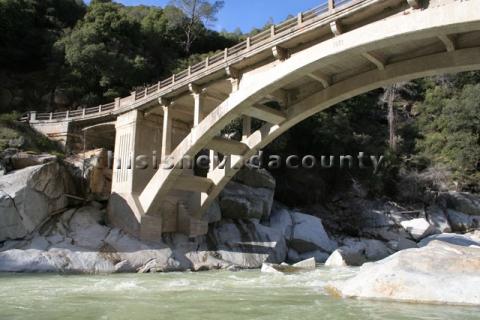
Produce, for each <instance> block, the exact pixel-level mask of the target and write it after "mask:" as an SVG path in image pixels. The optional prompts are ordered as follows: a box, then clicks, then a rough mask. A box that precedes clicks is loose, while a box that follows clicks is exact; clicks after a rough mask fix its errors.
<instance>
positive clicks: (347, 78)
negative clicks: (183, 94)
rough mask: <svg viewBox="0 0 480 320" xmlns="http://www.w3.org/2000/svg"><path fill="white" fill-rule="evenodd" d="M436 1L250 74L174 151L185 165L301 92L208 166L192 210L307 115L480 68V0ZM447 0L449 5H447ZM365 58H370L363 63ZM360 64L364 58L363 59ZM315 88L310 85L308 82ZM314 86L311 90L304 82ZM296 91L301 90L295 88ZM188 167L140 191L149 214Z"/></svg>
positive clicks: (162, 172)
mask: <svg viewBox="0 0 480 320" xmlns="http://www.w3.org/2000/svg"><path fill="white" fill-rule="evenodd" d="M436 2H437V1H431V7H429V8H427V9H425V10H415V11H411V12H409V14H403V13H402V14H398V15H396V16H393V17H390V18H387V19H384V20H381V21H377V22H374V23H371V24H368V25H366V26H363V27H361V28H359V29H356V30H353V31H351V32H347V33H345V34H342V35H340V36H338V37H335V38H333V39H331V40H327V41H325V42H322V43H319V44H316V45H314V46H312V47H310V48H307V49H305V50H302V51H299V52H297V53H294V54H292V56H291V57H290V58H289V59H287V60H285V61H276V62H273V67H272V68H270V69H267V70H265V71H262V72H251V73H250V74H249V73H246V74H245V75H244V77H243V78H242V82H241V84H240V87H239V90H238V91H236V92H234V93H232V94H231V95H230V97H229V98H228V99H227V100H226V101H224V102H223V103H221V104H220V105H219V106H218V107H217V108H216V109H215V110H214V111H212V112H211V113H210V114H209V115H208V116H207V117H206V118H205V119H204V120H203V121H202V122H201V123H200V124H199V125H198V126H197V127H196V128H194V129H193V130H192V133H191V134H190V135H189V136H188V137H187V138H185V140H183V142H182V143H181V144H180V145H178V146H177V148H176V149H175V150H174V151H173V152H172V153H171V155H170V159H171V160H172V161H173V163H174V164H175V165H177V166H178V165H180V163H181V161H182V159H184V157H185V156H189V157H194V156H195V155H196V154H198V153H199V152H200V151H201V150H202V149H208V145H209V143H210V141H211V140H212V139H213V138H214V137H216V136H217V135H218V134H219V132H220V131H221V130H222V129H223V128H224V127H225V126H226V125H227V124H229V123H230V122H231V121H233V120H235V119H237V118H239V117H242V115H245V114H248V113H249V112H248V110H249V108H251V107H252V106H253V105H258V103H259V101H262V99H263V98H264V97H266V96H268V95H270V94H272V93H274V92H278V91H279V90H285V91H286V90H288V91H289V92H292V91H294V92H299V93H298V97H297V98H296V99H293V102H291V103H290V104H288V105H287V106H286V108H284V110H282V112H283V114H284V118H283V119H282V120H281V121H279V122H277V123H266V124H265V125H263V127H262V128H260V129H259V130H257V131H255V132H252V133H251V134H249V135H246V136H245V137H244V138H243V140H242V141H241V142H242V143H243V144H245V145H246V146H247V147H248V148H247V149H246V150H247V151H245V152H244V153H243V154H242V155H238V156H236V155H231V156H230V157H229V159H230V161H229V165H227V166H226V167H225V168H220V167H216V168H214V169H213V170H211V171H210V172H209V173H208V176H207V178H208V180H209V181H211V187H210V188H209V189H208V190H206V191H205V192H203V193H201V203H200V205H199V207H198V208H197V209H196V210H195V212H193V213H192V214H193V216H195V217H196V218H199V219H200V218H201V217H202V216H203V214H204V213H205V211H206V210H207V209H208V208H209V207H210V205H211V204H212V202H213V201H214V200H215V198H216V197H217V196H218V194H219V193H220V192H221V190H222V189H223V188H224V186H225V185H226V184H227V183H228V181H230V179H231V178H232V177H233V176H234V175H235V173H236V172H237V171H238V170H239V169H240V168H241V164H242V163H243V162H244V161H243V159H245V158H247V159H248V158H250V157H251V156H253V155H255V154H256V153H257V152H258V151H259V150H260V149H262V148H264V147H265V146H266V145H268V144H269V143H271V142H272V141H273V140H274V139H276V138H277V137H278V136H280V135H281V134H283V133H284V132H286V131H287V130H288V129H290V128H291V127H293V126H294V125H296V124H298V123H299V122H301V121H302V120H304V119H306V118H308V117H310V116H312V115H314V114H316V113H318V112H321V111H323V110H325V109H327V108H329V107H331V106H333V105H335V104H337V103H339V102H342V101H344V100H347V99H349V98H352V97H355V96H357V95H360V94H363V93H366V92H368V91H371V90H374V89H377V88H380V87H383V86H386V85H389V84H393V83H395V82H399V81H406V80H412V79H416V78H421V77H426V76H434V75H440V74H445V73H456V72H462V71H470V70H479V69H480V12H479V11H478V10H477V6H478V1H476V0H473V1H467V2H457V1H446V0H445V1H438V2H439V3H440V4H439V5H438V6H436V7H435V6H433V5H434V4H435V3H436ZM445 3H447V4H445ZM359 57H364V58H365V57H366V58H367V59H364V60H365V61H364V63H357V61H359ZM356 63H357V64H356ZM336 66H337V68H338V69H339V70H342V71H341V72H338V73H332V72H331V71H330V72H329V77H328V79H330V80H331V83H328V84H327V85H326V84H325V81H318V84H317V85H315V84H314V85H311V84H309V83H307V82H306V80H305V79H306V78H309V79H310V80H311V78H312V74H313V75H314V76H313V78H315V75H318V74H322V75H323V74H325V70H332V69H335V67H336ZM310 87H311V89H310V90H309V89H308V88H310ZM298 88H300V89H298ZM305 88H307V89H305ZM295 90H296V91H295ZM181 174H182V170H181V169H180V168H179V167H178V168H177V167H176V168H175V169H172V170H168V169H162V168H161V169H159V170H158V171H157V173H156V174H155V175H154V177H153V178H152V179H151V180H150V181H149V183H148V184H147V186H146V187H145V189H144V190H143V192H142V193H141V194H140V196H139V197H138V200H139V201H138V202H139V203H140V205H141V208H140V209H141V211H142V212H143V214H144V215H149V214H153V213H154V212H156V211H157V210H158V208H160V207H161V205H162V201H164V199H165V198H166V197H167V196H168V194H169V192H170V191H171V190H174V189H175V185H176V183H177V181H178V179H179V177H180V176H181Z"/></svg>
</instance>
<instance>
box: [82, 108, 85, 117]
mask: <svg viewBox="0 0 480 320" xmlns="http://www.w3.org/2000/svg"><path fill="white" fill-rule="evenodd" d="M85 115H86V109H85V108H83V109H82V118H85Z"/></svg>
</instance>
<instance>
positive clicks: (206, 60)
mask: <svg viewBox="0 0 480 320" xmlns="http://www.w3.org/2000/svg"><path fill="white" fill-rule="evenodd" d="M209 65H210V57H207V58H206V59H205V67H206V68H208V66H209Z"/></svg>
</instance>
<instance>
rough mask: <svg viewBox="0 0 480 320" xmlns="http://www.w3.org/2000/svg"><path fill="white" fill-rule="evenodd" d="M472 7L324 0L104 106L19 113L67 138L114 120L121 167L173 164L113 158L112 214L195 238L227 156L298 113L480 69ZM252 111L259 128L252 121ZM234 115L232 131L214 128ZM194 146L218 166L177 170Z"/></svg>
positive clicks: (450, 2) (473, 1)
mask: <svg viewBox="0 0 480 320" xmlns="http://www.w3.org/2000/svg"><path fill="white" fill-rule="evenodd" d="M479 9H480V1H479V0H430V1H429V2H427V1H425V2H424V1H422V2H417V1H416V0H408V1H406V0H353V1H348V0H344V1H337V3H335V2H334V1H332V0H330V1H329V2H328V3H327V4H325V5H323V6H320V7H317V8H314V9H312V10H309V11H307V12H304V13H302V14H299V15H298V16H296V17H294V18H292V19H289V20H287V21H285V22H284V23H282V24H280V25H277V26H272V27H271V29H269V30H266V31H264V32H262V33H260V34H258V35H256V36H254V37H251V38H248V39H247V40H246V41H244V42H242V43H240V44H238V45H236V46H235V47H233V48H228V49H225V51H224V52H221V53H219V54H216V55H214V56H212V57H210V58H208V59H206V60H205V61H203V62H202V63H200V64H197V65H195V66H192V67H190V68H188V70H185V71H183V72H181V73H179V74H176V75H173V76H172V77H170V78H169V79H166V80H163V81H160V82H158V83H156V84H154V85H152V86H149V87H146V88H143V89H141V90H137V91H135V92H132V94H131V95H130V96H128V97H125V98H122V99H120V98H118V99H116V100H115V102H113V103H111V104H109V105H106V106H100V107H95V108H89V109H83V110H76V111H73V112H72V111H71V112H70V113H69V114H63V115H58V114H35V113H32V114H31V116H30V119H29V121H30V123H31V125H32V126H33V127H35V128H38V130H40V131H42V132H46V133H49V132H50V134H51V132H52V131H53V132H54V131H55V130H57V131H58V130H63V129H65V128H67V129H66V131H67V135H68V130H69V129H68V127H69V126H76V127H82V124H83V123H86V124H85V126H87V125H88V126H91V125H92V122H96V123H102V122H110V121H112V119H113V120H114V121H115V129H116V133H115V157H116V158H118V159H120V160H121V162H122V163H123V164H125V163H128V159H132V158H136V157H137V156H140V155H145V156H147V157H150V156H151V155H152V153H153V152H154V151H158V158H159V159H163V160H165V159H167V158H168V159H169V160H170V163H172V164H173V168H164V167H160V168H158V169H156V168H154V167H153V166H149V168H147V169H141V168H136V167H135V166H134V167H133V168H132V169H129V168H128V166H126V165H123V166H121V168H117V167H115V168H114V173H113V187H112V197H111V201H110V208H109V215H110V219H111V220H112V222H113V223H114V224H116V225H117V226H119V227H121V228H123V229H125V230H126V231H128V232H130V233H132V234H134V235H137V236H139V237H141V238H144V239H155V238H158V237H159V236H161V234H162V233H164V232H183V233H186V234H188V235H190V236H197V235H203V234H205V233H206V232H207V223H206V222H205V221H204V220H203V216H204V214H205V212H206V211H207V210H208V208H209V207H210V205H211V204H212V202H213V201H214V199H215V198H216V197H217V195H218V194H219V193H220V191H221V190H222V188H223V187H224V186H225V185H226V184H227V182H228V181H229V180H230V179H231V178H232V177H233V176H234V175H235V173H236V172H237V170H238V168H239V166H237V165H238V164H241V163H242V161H243V159H244V158H249V157H250V156H252V155H254V154H256V153H257V151H258V150H260V149H261V148H263V147H264V146H266V145H267V144H269V143H270V142H271V141H273V140H274V139H275V138H276V137H278V136H279V135H281V134H282V133H284V132H285V131H287V130H288V129H289V128H291V127H292V126H294V125H295V124H297V123H299V122H300V121H302V120H304V119H306V118H307V117H310V116H312V115H313V114H315V113H318V112H321V111H322V110H325V109H326V108H328V107H330V106H332V105H335V104H336V103H339V102H341V101H343V100H346V99H349V98H351V97H354V96H356V95H359V94H362V93H365V92H367V91H370V90H373V89H376V88H379V87H382V86H386V85H388V84H392V83H395V82H398V81H403V80H411V79H414V78H419V77H425V76H432V75H438V74H443V73H450V72H460V71H468V70H476V69H480V10H479ZM272 106H276V107H275V108H273V107H272ZM252 118H253V119H259V120H261V121H263V122H262V123H263V126H262V127H261V128H260V129H258V130H252V126H251V120H252ZM236 119H241V121H242V123H243V136H242V139H241V140H238V141H237V140H232V139H227V138H225V137H222V136H221V135H220V132H221V131H222V129H224V127H225V126H227V125H228V124H230V123H231V122H232V121H234V120H236ZM60 127H61V128H60ZM50 128H52V130H50ZM59 128H60V129H59ZM202 150H209V154H210V155H211V156H214V155H216V154H221V155H223V156H225V157H226V158H227V160H228V161H227V166H225V167H223V166H219V165H218V164H216V163H213V162H212V165H211V166H210V169H209V172H208V173H207V174H206V176H196V175H195V174H194V172H193V171H192V170H189V169H182V168H181V164H182V162H183V160H184V159H185V158H186V157H190V158H194V157H195V156H196V155H198V154H199V153H200V152H202ZM212 159H213V157H212ZM144 160H145V159H144Z"/></svg>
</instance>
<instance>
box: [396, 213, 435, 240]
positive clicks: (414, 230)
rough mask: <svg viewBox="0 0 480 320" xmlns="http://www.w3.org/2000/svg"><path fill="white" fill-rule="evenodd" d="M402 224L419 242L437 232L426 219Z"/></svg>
mask: <svg viewBox="0 0 480 320" xmlns="http://www.w3.org/2000/svg"><path fill="white" fill-rule="evenodd" d="M400 224H401V225H402V227H404V228H405V230H406V231H407V232H408V233H410V235H411V236H412V238H413V239H415V240H417V241H418V240H422V239H423V238H425V237H428V236H429V235H432V234H434V233H435V232H436V230H435V227H434V226H433V225H431V224H430V223H429V222H428V221H427V220H426V219H424V218H418V219H412V220H407V221H402V222H401V223H400Z"/></svg>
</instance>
